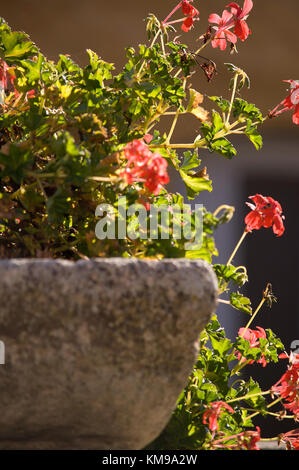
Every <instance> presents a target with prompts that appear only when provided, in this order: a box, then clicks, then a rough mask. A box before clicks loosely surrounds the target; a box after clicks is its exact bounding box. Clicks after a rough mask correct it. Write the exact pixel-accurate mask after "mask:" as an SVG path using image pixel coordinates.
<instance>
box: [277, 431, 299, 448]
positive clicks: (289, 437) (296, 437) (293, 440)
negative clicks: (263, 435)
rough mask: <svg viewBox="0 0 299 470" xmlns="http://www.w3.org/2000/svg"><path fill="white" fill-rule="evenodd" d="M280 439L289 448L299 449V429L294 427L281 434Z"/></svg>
mask: <svg viewBox="0 0 299 470" xmlns="http://www.w3.org/2000/svg"><path fill="white" fill-rule="evenodd" d="M279 441H280V442H284V443H285V444H286V447H287V449H288V450H291V449H292V448H293V449H294V450H299V429H293V430H292V431H289V432H286V433H285V434H281V435H280V436H279Z"/></svg>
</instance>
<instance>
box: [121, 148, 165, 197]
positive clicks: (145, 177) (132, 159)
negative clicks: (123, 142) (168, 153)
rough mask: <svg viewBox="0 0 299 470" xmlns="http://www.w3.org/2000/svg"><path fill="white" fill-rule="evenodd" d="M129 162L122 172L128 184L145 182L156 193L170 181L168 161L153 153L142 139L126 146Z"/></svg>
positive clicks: (126, 155)
mask: <svg viewBox="0 0 299 470" xmlns="http://www.w3.org/2000/svg"><path fill="white" fill-rule="evenodd" d="M125 157H126V158H127V160H128V163H127V165H126V167H125V169H124V170H123V171H122V172H121V176H122V177H124V178H125V179H126V181H127V183H128V184H132V183H134V182H139V183H144V186H145V187H146V188H147V189H148V190H149V191H150V192H151V193H152V194H154V195H157V194H159V192H160V190H161V189H162V187H163V185H164V184H167V183H168V182H169V177H168V174H167V165H168V164H167V161H166V160H165V158H163V157H162V156H161V155H160V154H159V153H152V152H151V151H150V149H149V148H148V146H147V145H146V144H145V142H143V141H142V140H137V139H136V140H133V142H130V143H129V144H128V145H127V146H126V148H125Z"/></svg>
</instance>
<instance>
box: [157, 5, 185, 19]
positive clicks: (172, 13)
mask: <svg viewBox="0 0 299 470" xmlns="http://www.w3.org/2000/svg"><path fill="white" fill-rule="evenodd" d="M181 5H182V2H180V3H179V4H178V5H177V6H176V7H175V8H174V9H173V10H172V11H171V12H170V13H169V15H168V16H166V18H165V20H164V21H162V24H165V23H166V21H167V20H169V18H171V17H172V15H174V14H175V12H176V11H177V10H178V9H179V8H180V7H181Z"/></svg>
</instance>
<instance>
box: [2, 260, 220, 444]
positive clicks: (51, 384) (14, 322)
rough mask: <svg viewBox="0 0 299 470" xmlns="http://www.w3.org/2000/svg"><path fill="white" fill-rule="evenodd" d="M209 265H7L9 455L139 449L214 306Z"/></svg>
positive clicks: (5, 431)
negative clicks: (12, 452) (17, 452)
mask: <svg viewBox="0 0 299 470" xmlns="http://www.w3.org/2000/svg"><path fill="white" fill-rule="evenodd" d="M216 293H217V281H216V277H215V276H214V273H213V271H212V269H211V268H210V266H209V265H208V264H207V263H205V262H204V261H200V260H196V261H191V260H163V261H141V260H135V259H134V260H133V259H120V258H112V259H96V260H91V261H78V262H76V263H73V262H69V261H62V260H2V261H0V299H1V302H0V340H1V341H3V343H4V344H5V365H0V397H1V399H0V449H141V448H142V447H144V446H145V445H146V444H148V443H149V442H151V441H152V440H153V439H154V438H155V437H156V436H157V435H158V434H159V433H160V432H161V431H162V429H163V428H164V426H165V425H166V424H167V421H168V420H169V418H170V415H171V412H172V410H173V409H174V407H175V404H176V400H177V398H178V396H179V394H180V393H181V391H182V389H183V388H184V386H185V385H186V383H187V380H188V376H189V374H190V372H191V370H192V366H193V364H194V362H195V359H196V354H197V346H196V340H197V338H198V336H199V334H200V332H201V330H202V329H203V327H204V326H205V325H206V323H207V322H208V320H209V318H210V315H211V313H213V311H214V309H215V305H216Z"/></svg>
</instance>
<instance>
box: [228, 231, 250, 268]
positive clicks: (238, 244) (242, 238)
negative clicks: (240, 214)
mask: <svg viewBox="0 0 299 470" xmlns="http://www.w3.org/2000/svg"><path fill="white" fill-rule="evenodd" d="M247 233H248V232H247V231H246V230H244V232H243V234H242V236H241V238H240V240H239V241H238V243H237V245H236V247H235V249H234V251H233V252H232V254H231V255H230V257H229V259H228V262H227V263H226V264H227V265H230V264H231V262H232V260H233V259H234V257H235V254H236V253H237V251H238V249H239V248H240V246H241V244H242V242H243V240H244V238H245V237H246V235H247Z"/></svg>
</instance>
